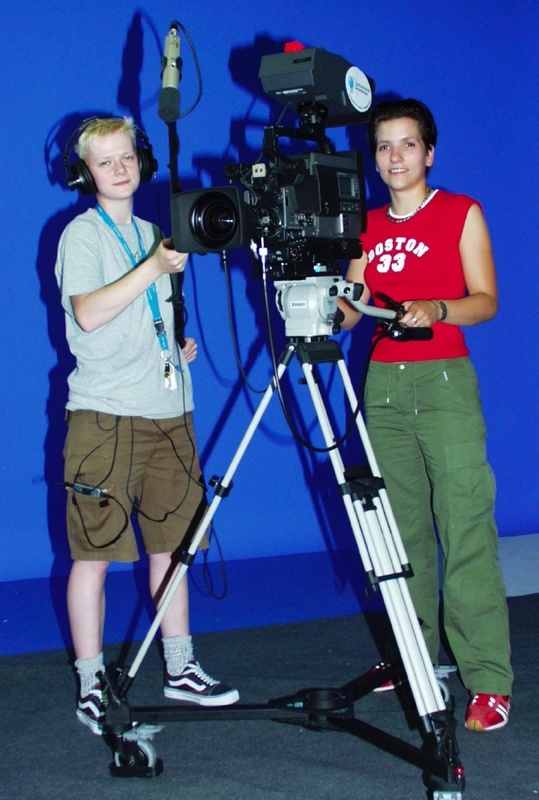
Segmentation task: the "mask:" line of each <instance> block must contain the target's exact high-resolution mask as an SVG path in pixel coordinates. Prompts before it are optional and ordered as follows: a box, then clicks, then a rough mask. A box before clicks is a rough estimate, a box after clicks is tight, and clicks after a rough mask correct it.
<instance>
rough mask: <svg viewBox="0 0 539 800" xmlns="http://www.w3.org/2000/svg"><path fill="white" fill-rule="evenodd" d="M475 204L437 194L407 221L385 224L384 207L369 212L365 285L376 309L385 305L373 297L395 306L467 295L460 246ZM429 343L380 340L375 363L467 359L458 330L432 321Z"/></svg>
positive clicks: (457, 196)
mask: <svg viewBox="0 0 539 800" xmlns="http://www.w3.org/2000/svg"><path fill="white" fill-rule="evenodd" d="M475 202H476V201H475V200H472V198H470V197H467V196H466V195H457V194H451V193H449V192H445V191H442V190H440V189H439V190H438V191H437V192H436V193H435V195H434V196H433V197H432V198H431V200H430V201H429V202H428V203H427V205H425V206H424V207H423V208H422V209H421V211H420V212H419V213H418V214H416V215H415V216H414V217H412V218H411V219H409V220H408V221H407V222H402V223H395V222H391V221H390V220H388V218H387V215H386V211H387V206H384V207H383V208H377V209H375V210H373V211H370V212H369V214H368V217H367V231H366V232H365V233H364V234H363V236H362V237H361V241H362V243H363V250H364V252H365V253H366V254H367V257H368V264H367V267H366V270H365V283H366V285H367V287H368V289H369V291H370V293H371V296H372V302H373V303H374V305H375V306H384V302H383V301H382V300H380V299H379V298H378V297H377V296H376V293H377V292H382V293H383V294H386V295H388V296H389V297H391V299H392V300H395V301H397V302H399V303H402V302H403V301H405V300H438V299H441V300H451V299H456V298H459V297H464V296H465V295H466V283H465V280H464V274H463V270H462V262H461V259H460V253H459V242H460V238H461V235H462V229H463V227H464V223H465V221H466V216H467V214H468V211H469V210H470V207H471V206H472V205H473V204H474V203H475ZM433 334H434V335H433V337H432V339H430V340H428V341H421V340H420V341H414V340H411V341H404V342H403V341H399V340H394V339H390V338H383V339H382V340H381V341H379V342H378V344H377V345H376V347H375V349H374V353H373V356H372V358H373V360H374V361H386V362H387V361H391V362H395V361H427V360H430V359H438V358H458V357H460V356H467V355H468V353H469V351H468V347H467V345H466V342H465V340H464V334H463V332H462V331H461V329H460V328H459V327H458V326H457V325H448V324H445V323H443V322H437V323H435V325H434V326H433Z"/></svg>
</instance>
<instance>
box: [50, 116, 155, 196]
mask: <svg viewBox="0 0 539 800" xmlns="http://www.w3.org/2000/svg"><path fill="white" fill-rule="evenodd" d="M100 119H118V120H121V119H125V117H112V116H111V117H90V118H89V119H85V120H84V121H83V122H82V123H81V124H80V125H79V127H78V128H76V129H75V130H74V131H73V133H72V134H71V136H69V138H68V140H67V142H66V145H65V148H64V172H65V176H66V181H67V185H68V188H69V189H70V190H71V191H74V190H75V189H77V190H78V191H79V192H80V193H81V194H83V195H90V194H96V192H97V186H96V183H95V181H94V178H93V175H92V173H91V172H90V169H89V167H88V164H87V163H86V161H84V159H82V158H77V160H76V161H74V162H73V164H71V165H70V164H69V160H70V158H71V156H72V154H73V151H74V149H75V145H76V144H77V142H78V140H79V139H80V137H81V135H82V133H83V131H85V130H86V128H87V127H88V126H89V125H90V124H91V123H92V122H96V121H97V120H100ZM133 131H134V132H135V137H138V139H140V143H141V145H140V147H139V145H136V153H137V159H138V165H139V171H140V182H141V183H145V182H146V181H149V180H151V177H152V175H153V174H154V173H155V172H157V166H158V165H157V161H156V159H155V157H154V154H153V149H152V145H151V144H150V140H149V139H148V137H147V135H146V134H145V133H144V131H143V130H142V129H141V128H139V127H138V125H136V124H135V123H134V122H133Z"/></svg>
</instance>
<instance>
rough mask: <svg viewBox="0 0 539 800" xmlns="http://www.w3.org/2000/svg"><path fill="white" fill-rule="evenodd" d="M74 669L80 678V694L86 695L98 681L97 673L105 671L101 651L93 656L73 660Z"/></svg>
mask: <svg viewBox="0 0 539 800" xmlns="http://www.w3.org/2000/svg"><path fill="white" fill-rule="evenodd" d="M75 669H76V670H77V673H78V675H79V680H80V696H81V697H86V695H87V694H88V693H89V692H90V689H93V688H94V686H95V685H96V683H97V682H98V677H97V673H98V672H105V664H104V661H103V653H99V655H98V656H94V657H93V658H78V659H77V660H76V661H75Z"/></svg>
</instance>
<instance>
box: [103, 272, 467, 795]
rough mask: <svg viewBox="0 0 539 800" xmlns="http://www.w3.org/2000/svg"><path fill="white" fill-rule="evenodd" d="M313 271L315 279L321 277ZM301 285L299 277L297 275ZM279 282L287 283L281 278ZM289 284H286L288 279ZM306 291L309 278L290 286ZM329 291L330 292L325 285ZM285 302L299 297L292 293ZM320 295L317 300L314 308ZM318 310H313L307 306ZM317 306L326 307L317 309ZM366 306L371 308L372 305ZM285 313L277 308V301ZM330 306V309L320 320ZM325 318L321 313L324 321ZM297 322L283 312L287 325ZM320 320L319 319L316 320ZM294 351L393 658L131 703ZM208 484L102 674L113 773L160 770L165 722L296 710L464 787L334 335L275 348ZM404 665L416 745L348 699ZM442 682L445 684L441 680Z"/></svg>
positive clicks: (452, 789) (432, 781)
mask: <svg viewBox="0 0 539 800" xmlns="http://www.w3.org/2000/svg"><path fill="white" fill-rule="evenodd" d="M320 281H322V285H321V286H320ZM337 283H338V282H336V281H335V280H334V279H330V278H324V279H314V284H315V286H316V289H317V291H319V292H320V293H321V294H322V295H324V296H326V295H327V294H328V293H327V289H328V287H329V288H331V286H332V285H336V284H337ZM298 285H299V286H300V287H305V282H304V281H302V282H301V283H300V284H298ZM284 288H288V285H286V286H285V287H284ZM293 288H295V285H294V287H293ZM299 291H300V292H303V291H309V292H310V291H311V288H310V287H306V288H305V289H301V288H300V289H299ZM328 296H330V297H331V296H334V294H333V295H331V294H329V295H328ZM293 305H294V307H295V308H296V307H298V305H299V304H298V303H297V298H296V301H295V302H294V304H293ZM319 307H320V303H318V304H317V308H319ZM316 313H317V314H318V313H319V312H318V310H317V312H316ZM324 313H325V312H324ZM370 313H373V312H372V311H371V312H370ZM283 314H284V316H285V318H286V317H287V312H286V308H285V309H284V311H283ZM332 314H333V311H332V310H331V309H330V314H329V317H330V319H329V322H331V318H332ZM329 322H325V323H324V324H325V325H326V330H327V325H328V324H329ZM296 327H297V326H296V325H295V324H294V322H293V321H292V320H291V321H290V325H289V326H288V327H287V333H288V332H289V329H295V328H296ZM322 328H323V326H322ZM294 357H297V359H298V360H299V363H300V365H301V368H302V371H303V374H304V378H305V383H306V385H307V387H308V389H309V393H310V396H311V399H312V402H313V406H314V409H315V412H316V416H317V419H318V423H319V425H320V429H321V431H322V435H323V438H324V442H325V445H326V449H327V452H328V455H329V458H330V460H331V464H332V467H333V471H334V473H335V477H336V480H337V484H338V487H339V490H340V494H341V496H342V499H343V503H344V506H345V510H346V513H347V515H348V518H349V521H350V525H351V528H352V532H353V535H354V538H355V541H356V544H357V547H358V550H359V554H360V557H361V560H362V562H363V566H364V568H365V572H366V575H367V579H368V582H369V584H370V585H371V586H372V587H373V589H376V590H379V591H380V593H381V595H382V598H383V600H384V604H385V608H386V611H387V614H388V617H389V621H390V623H391V627H392V630H393V634H394V637H395V640H396V643H397V646H398V649H399V653H400V658H401V661H402V666H400V665H385V666H383V667H382V668H381V669H380V670H377V671H376V674H375V675H373V674H372V672H369V673H366V674H365V675H362V676H360V677H358V678H356V679H354V680H352V681H350V682H349V683H347V684H345V685H344V686H342V687H339V688H337V689H320V690H317V689H309V690H308V691H307V692H305V693H301V692H299V693H297V694H295V695H291V696H287V697H283V698H279V699H278V700H272V701H269V702H268V703H266V704H263V705H240V704H237V705H234V706H229V707H226V708H215V709H211V708H210V709H208V708H204V709H194V708H193V707H186V706H183V707H178V706H176V707H172V706H142V707H132V706H130V705H129V703H128V702H127V693H128V690H129V687H130V686H131V684H132V682H133V680H134V677H135V675H136V673H137V671H138V669H139V667H140V664H141V663H142V660H143V659H144V656H145V655H146V652H147V650H148V648H149V646H150V645H151V643H152V641H153V638H154V636H155V634H156V632H157V630H158V628H159V625H160V623H161V620H162V618H163V616H164V614H165V612H166V610H167V608H168V606H169V604H170V602H171V600H172V598H173V596H174V593H175V591H176V589H177V588H178V586H179V584H180V582H181V580H182V579H183V578H184V576H185V573H186V572H187V570H188V568H189V566H190V565H191V563H192V562H193V559H194V557H195V554H196V551H197V549H198V546H199V544H200V542H201V540H202V537H203V536H204V534H205V533H206V531H207V530H208V529H209V528H210V526H211V524H212V520H213V518H214V516H215V513H216V512H217V509H218V507H219V505H220V503H221V501H222V500H223V499H224V498H225V497H227V496H228V494H229V493H230V490H231V487H232V478H233V475H234V473H235V471H236V469H237V467H238V466H239V463H240V461H241V459H242V458H243V456H244V454H245V451H246V449H247V447H248V445H249V442H250V441H251V439H252V437H253V435H254V433H255V431H256V430H257V428H258V425H259V423H260V421H261V419H262V417H263V415H264V412H265V411H266V409H267V407H268V405H269V403H270V401H271V398H272V396H273V394H274V392H275V390H276V388H277V387H278V382H279V381H280V380H281V378H282V377H283V375H284V373H285V371H286V369H287V367H288V365H289V364H290V362H291V360H292V359H293V358H294ZM323 363H329V364H334V365H336V366H337V369H338V372H339V374H340V377H341V380H342V384H343V387H344V390H345V393H346V396H347V399H348V402H349V404H350V408H351V410H352V412H353V414H354V417H355V425H356V427H357V430H358V432H359V435H360V438H361V442H362V444H363V448H364V450H365V453H366V457H367V460H368V465H369V474H367V475H366V476H365V475H363V474H359V473H358V472H357V470H355V469H351V470H346V469H345V467H344V463H343V460H342V457H341V453H340V451H339V449H338V447H337V446H336V441H337V440H336V437H335V434H334V432H333V430H332V426H331V422H330V418H329V415H328V412H327V408H326V405H325V403H324V399H323V396H322V392H321V389H320V384H319V381H318V380H317V372H318V366H319V365H320V364H323ZM212 485H213V487H214V490H215V493H214V497H213V500H212V502H211V503H210V505H209V506H208V508H207V510H206V513H205V516H204V518H203V520H202V522H201V523H200V525H199V527H198V529H197V531H196V533H195V535H194V538H193V540H192V541H191V544H190V545H189V548H188V550H187V551H186V553H185V554H183V556H182V560H181V563H180V566H179V568H178V571H177V573H176V575H175V576H174V578H173V579H172V581H171V583H170V585H169V587H168V588H167V591H166V593H165V595H164V597H163V599H162V601H161V604H160V606H159V608H158V610H157V614H156V617H155V619H154V621H153V623H152V625H151V627H150V629H149V630H148V633H147V635H146V637H145V639H144V641H143V642H142V644H141V646H140V649H139V651H138V653H137V655H136V658H135V660H134V662H133V664H132V666H131V667H130V668H125V669H124V671H123V672H122V673H121V675H120V677H119V680H118V682H117V685H116V686H112V685H111V684H110V682H109V689H110V696H111V702H110V704H109V706H108V708H107V711H106V720H105V734H106V735H107V737H108V739H109V742H110V743H111V746H112V749H113V755H114V760H113V762H112V764H111V765H110V770H111V774H112V775H113V776H117V777H130V776H133V775H136V776H139V777H153V776H155V775H157V774H159V772H160V771H161V770H162V768H163V765H162V762H161V760H160V759H157V758H156V755H155V750H154V748H153V744H152V738H153V736H154V734H155V733H156V732H157V731H158V730H160V729H161V727H162V724H163V723H164V722H178V721H194V720H197V721H200V720H209V719H211V720H223V719H225V720H240V719H242V720H245V719H250V720H252V719H272V720H276V719H281V720H283V719H284V720H286V719H291V718H295V720H298V719H301V720H302V721H303V724H304V725H306V726H307V727H310V728H315V729H320V728H325V729H335V730H344V731H347V732H349V733H351V734H353V735H355V736H357V737H359V738H362V739H365V740H367V741H370V742H371V743H373V744H375V745H377V746H379V747H381V748H382V749H385V750H388V751H389V752H391V753H393V754H395V755H399V756H401V757H403V758H405V759H406V760H408V761H411V762H412V763H414V764H415V765H417V766H419V767H421V768H422V769H423V780H424V783H425V785H426V787H427V790H428V792H429V796H430V797H431V798H432V800H461V798H462V791H463V790H464V769H463V767H462V766H461V764H460V762H459V760H458V747H457V742H456V737H455V721H454V719H453V701H452V698H451V697H449V694H448V693H447V692H445V697H446V700H447V702H446V700H444V696H443V694H442V684H441V682H440V683H439V682H438V680H437V678H436V675H435V672H434V668H433V666H432V663H431V661H430V658H429V655H428V652H427V649H426V645H425V641H424V639H423V635H422V633H421V628H420V625H419V622H418V619H417V616H416V614H415V611H414V608H413V604H412V601H411V598H410V594H409V591H408V587H407V585H406V578H407V576H409V575H411V567H410V564H409V563H408V562H407V558H406V554H405V552H404V548H403V545H402V542H401V540H400V536H399V533H398V530H397V525H396V522H395V518H394V516H393V512H392V509H391V506H390V503H389V500H388V497H387V493H386V489H385V486H384V482H383V479H382V477H381V476H380V473H379V469H378V465H377V463H376V459H375V455H374V452H373V450H372V447H371V445H370V442H369V438H368V435H367V431H366V427H365V424H364V421H363V418H362V416H361V414H359V413H358V409H357V398H356V395H355V392H354V389H353V385H352V381H351V379H350V375H349V373H348V370H347V368H346V364H345V361H344V358H343V354H342V351H341V348H340V346H339V344H338V343H337V342H336V341H335V340H332V339H329V337H328V336H327V335H321V336H315V337H313V336H312V335H309V336H303V337H302V336H299V337H298V336H292V337H289V338H288V343H287V346H286V347H285V349H284V351H283V352H282V354H281V357H280V359H279V362H278V367H277V371H276V374H275V376H274V378H273V380H272V381H271V382H270V384H269V386H268V387H267V389H266V391H265V393H264V395H263V397H262V400H261V402H260V404H259V406H258V408H257V410H256V412H255V414H254V416H253V418H252V420H251V422H250V424H249V426H248V428H247V430H246V432H245V434H244V436H243V438H242V440H241V442H240V445H239V447H238V449H237V451H236V453H235V455H234V457H233V459H232V461H231V463H230V465H229V467H228V469H227V471H226V473H225V475H224V476H223V477H222V478H221V479H214V480H213V482H212ZM402 668H404V671H405V673H406V677H407V680H408V684H409V687H410V691H411V694H412V696H413V699H414V702H415V707H416V709H417V714H418V718H419V728H420V734H421V738H422V745H421V747H415V746H413V745H410V744H409V743H407V742H404V741H401V740H399V739H397V738H396V737H394V736H392V735H391V734H390V733H387V732H384V731H381V730H379V729H377V728H374V727H372V726H370V725H368V724H366V723H364V722H362V721H360V720H359V719H358V718H357V717H356V716H355V713H354V703H355V702H356V701H357V700H359V699H360V698H361V697H363V696H365V695H366V694H368V693H369V692H371V691H372V690H373V689H374V688H376V686H380V685H382V684H383V683H385V682H386V681H387V680H388V679H391V678H393V677H396V675H397V672H396V670H397V669H402ZM444 689H445V687H444Z"/></svg>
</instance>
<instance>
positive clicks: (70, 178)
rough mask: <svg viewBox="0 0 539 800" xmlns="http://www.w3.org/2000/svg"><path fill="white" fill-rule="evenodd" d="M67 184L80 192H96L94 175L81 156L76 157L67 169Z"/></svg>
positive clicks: (86, 193) (87, 193)
mask: <svg viewBox="0 0 539 800" xmlns="http://www.w3.org/2000/svg"><path fill="white" fill-rule="evenodd" d="M67 185H68V187H69V188H70V189H71V190H74V189H78V191H79V192H80V193H81V194H85V195H89V194H96V192H97V186H96V185H95V181H94V177H93V175H92V173H91V172H90V170H89V168H88V164H87V163H86V161H84V160H83V159H82V158H78V159H77V160H76V161H75V162H74V163H73V165H72V166H71V167H70V169H69V174H68V175H67Z"/></svg>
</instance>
